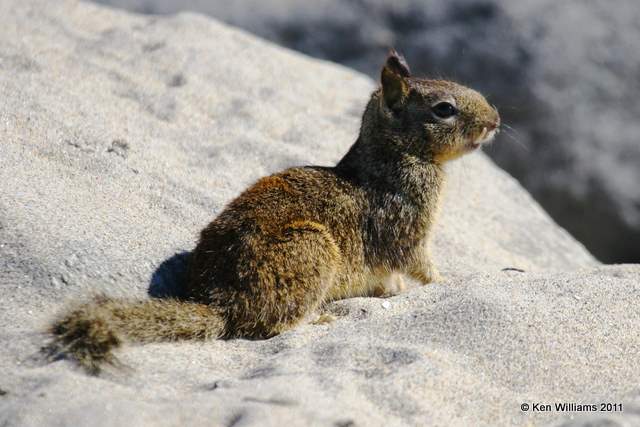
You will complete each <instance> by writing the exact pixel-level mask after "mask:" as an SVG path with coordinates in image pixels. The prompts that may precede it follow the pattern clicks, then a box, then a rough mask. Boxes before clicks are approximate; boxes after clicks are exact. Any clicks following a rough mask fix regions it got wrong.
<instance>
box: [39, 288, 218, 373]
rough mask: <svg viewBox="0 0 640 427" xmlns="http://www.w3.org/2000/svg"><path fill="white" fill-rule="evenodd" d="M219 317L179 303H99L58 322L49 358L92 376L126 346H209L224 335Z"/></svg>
mask: <svg viewBox="0 0 640 427" xmlns="http://www.w3.org/2000/svg"><path fill="white" fill-rule="evenodd" d="M224 329H225V323H224V320H223V318H222V316H221V315H220V313H219V312H217V311H216V310H214V309H212V308H211V307H209V306H208V305H206V304H198V303H194V302H187V301H180V300H176V299H151V300H140V301H131V300H123V299H115V298H107V297H97V298H95V299H94V300H93V301H91V302H89V303H85V304H82V305H80V306H78V307H76V308H74V309H72V310H71V311H68V312H67V313H66V314H64V315H63V316H61V317H60V318H59V319H58V320H57V321H55V322H54V323H53V324H52V325H51V327H50V329H49V331H50V333H51V334H52V335H53V337H54V338H53V341H52V342H51V344H50V345H49V346H47V347H46V348H45V350H46V352H47V353H48V355H49V357H51V358H57V357H60V356H68V357H71V358H72V359H75V360H76V361H77V362H78V363H79V364H80V365H82V366H83V367H84V368H85V369H87V371H88V372H90V373H92V374H98V373H99V372H100V368H101V366H102V365H103V364H105V363H107V364H114V363H115V362H116V359H115V357H114V356H113V353H112V351H113V349H115V348H117V347H119V346H120V345H121V344H122V342H139V343H143V342H158V341H177V340H206V339H213V338H219V337H220V336H222V335H223V333H224Z"/></svg>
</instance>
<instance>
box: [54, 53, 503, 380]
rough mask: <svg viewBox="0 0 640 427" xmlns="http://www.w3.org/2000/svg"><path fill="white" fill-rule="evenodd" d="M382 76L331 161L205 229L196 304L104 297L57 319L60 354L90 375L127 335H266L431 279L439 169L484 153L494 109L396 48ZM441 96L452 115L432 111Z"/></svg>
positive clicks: (259, 188) (268, 183) (251, 198)
mask: <svg viewBox="0 0 640 427" xmlns="http://www.w3.org/2000/svg"><path fill="white" fill-rule="evenodd" d="M381 80H382V87H381V88H379V89H378V90H376V91H375V92H374V93H373V94H372V96H371V100H370V101H369V103H368V105H367V107H366V110H365V112H364V116H363V121H362V127H361V130H360V136H359V138H358V140H357V141H356V143H355V144H354V145H353V146H352V147H351V149H350V150H349V152H348V153H347V154H346V155H345V156H344V158H343V159H342V160H341V161H340V162H339V163H338V164H337V165H336V166H335V167H332V168H328V167H316V166H310V167H300V168H292V169H288V170H285V171H283V172H280V173H278V174H275V175H272V176H268V177H266V178H262V179H260V180H259V181H258V182H257V183H255V184H254V185H253V186H252V187H250V188H249V189H247V190H245V191H244V192H243V193H242V194H241V195H240V196H239V197H237V198H236V199H235V200H233V201H232V202H231V203H230V204H229V205H228V206H227V207H226V209H225V210H224V211H223V212H222V213H221V214H220V215H219V216H218V217H217V218H216V219H215V220H214V221H213V222H212V223H211V224H209V226H207V227H206V228H205V229H204V230H203V231H202V233H201V236H200V241H199V243H198V245H197V247H196V249H195V250H194V252H193V254H192V256H191V259H190V265H189V271H188V280H187V283H186V285H185V286H186V289H185V295H187V299H188V301H177V300H150V301H138V302H130V301H124V300H115V299H109V298H99V299H98V300H96V301H94V302H89V303H87V304H84V305H82V306H80V307H78V308H75V309H73V310H72V311H70V312H68V313H67V314H65V315H64V316H63V317H61V318H60V319H59V320H58V321H56V322H55V323H54V324H53V326H52V327H51V332H52V334H53V335H54V342H53V346H52V348H54V349H55V350H56V351H57V352H62V353H64V354H67V355H70V356H72V357H73V358H75V359H76V360H77V361H78V362H80V363H81V364H82V365H83V366H85V367H86V368H88V370H89V371H90V372H94V373H95V372H98V371H99V369H100V366H101V364H102V363H105V362H111V361H113V356H112V353H111V350H112V349H113V348H115V347H117V346H118V345H120V343H121V342H122V341H123V340H126V341H132V342H149V341H169V340H180V339H209V338H218V337H225V338H231V337H251V338H267V337H271V336H273V335H276V334H278V333H280V332H282V331H284V330H287V329H289V328H292V327H294V326H295V325H296V324H298V323H299V322H301V321H302V320H303V319H305V317H307V316H308V315H310V314H311V313H313V312H314V311H316V309H317V308H318V307H319V306H320V305H321V304H322V303H324V302H326V301H330V300H335V299H340V298H348V297H352V296H365V295H374V294H375V295H378V294H380V293H384V291H385V289H388V286H389V283H395V284H396V285H398V284H399V283H400V282H399V280H400V279H398V278H399V274H406V275H408V276H410V277H412V278H413V279H416V280H417V281H419V282H421V283H429V282H431V281H433V280H435V279H437V278H438V272H437V270H436V269H435V267H434V266H433V264H432V263H431V261H430V257H429V250H428V248H427V242H428V237H429V230H430V229H431V227H432V225H433V222H434V220H435V217H436V213H437V210H438V204H439V195H440V192H441V189H442V186H443V184H444V173H443V163H444V162H445V161H448V160H451V159H454V158H456V157H459V156H461V155H463V154H464V153H466V152H469V151H471V150H472V149H473V148H477V145H478V144H475V145H474V143H476V142H478V141H477V140H478V138H480V137H482V136H483V135H485V134H486V133H487V131H491V130H493V129H497V128H498V126H499V116H498V114H497V112H496V111H495V109H494V108H492V107H491V106H490V105H489V104H488V103H487V102H486V101H485V99H484V98H483V97H482V96H481V95H480V94H479V93H477V92H475V91H473V90H471V89H468V88H465V87H463V86H460V85H457V84H455V83H452V82H447V81H438V80H425V79H418V78H414V77H411V76H410V72H409V68H408V66H407V65H406V62H405V61H404V59H403V58H402V57H400V56H399V55H397V54H396V53H395V52H392V53H391V55H390V57H389V58H388V59H387V63H386V64H385V67H383V70H382V73H381ZM442 101H447V102H450V103H451V104H455V105H456V106H457V110H458V112H457V114H456V116H455V117H454V118H453V119H446V120H445V119H442V118H438V117H437V115H436V113H435V110H434V105H435V104H436V103H439V102H442Z"/></svg>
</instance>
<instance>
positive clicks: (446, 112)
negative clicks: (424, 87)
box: [431, 102, 458, 119]
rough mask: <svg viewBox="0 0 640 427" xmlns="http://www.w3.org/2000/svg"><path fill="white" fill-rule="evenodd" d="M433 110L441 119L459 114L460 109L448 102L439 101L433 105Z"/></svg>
mask: <svg viewBox="0 0 640 427" xmlns="http://www.w3.org/2000/svg"><path fill="white" fill-rule="evenodd" d="M431 110H432V111H433V114H435V115H436V117H439V118H441V119H448V118H449V117H453V116H455V115H456V114H458V109H457V108H456V107H454V106H453V105H451V104H450V103H448V102H438V103H437V104H436V105H434V106H433V107H431Z"/></svg>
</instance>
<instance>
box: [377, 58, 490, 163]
mask: <svg viewBox="0 0 640 427" xmlns="http://www.w3.org/2000/svg"><path fill="white" fill-rule="evenodd" d="M381 83H382V84H381V88H380V89H379V90H377V91H376V92H375V93H374V95H373V99H372V101H373V102H375V103H376V104H377V106H378V108H375V109H374V110H377V112H376V113H377V115H378V118H377V119H376V120H375V121H376V122H377V123H378V124H379V125H380V126H381V127H378V128H377V131H378V132H384V134H385V137H387V139H390V140H392V141H394V142H395V143H396V144H400V145H401V147H398V148H400V149H401V150H407V151H410V152H411V154H415V155H417V156H419V157H428V158H430V159H433V160H434V161H436V162H438V163H441V162H444V161H447V160H451V159H454V158H456V157H459V156H461V155H463V154H465V153H467V152H470V151H473V150H475V149H477V148H479V147H480V146H482V144H484V143H487V142H489V141H491V140H492V139H493V137H494V136H495V134H496V133H497V132H498V131H499V126H500V116H499V115H498V111H497V110H496V109H495V108H494V107H492V106H491V105H489V103H488V102H487V100H486V99H485V98H484V97H483V96H482V95H480V94H479V93H478V92H476V91H475V90H473V89H469V88H467V87H464V86H461V85H459V84H456V83H453V82H450V81H446V80H428V79H421V78H416V77H413V76H411V72H410V71H409V66H408V65H407V63H406V61H405V59H404V58H403V57H402V56H401V55H400V54H398V53H397V52H396V51H395V50H392V51H391V53H390V54H389V56H388V58H387V61H386V63H385V64H384V67H383V68H382V73H381Z"/></svg>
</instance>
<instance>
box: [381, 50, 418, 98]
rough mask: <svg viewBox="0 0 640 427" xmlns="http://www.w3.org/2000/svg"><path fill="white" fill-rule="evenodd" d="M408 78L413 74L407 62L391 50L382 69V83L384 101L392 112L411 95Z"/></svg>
mask: <svg viewBox="0 0 640 427" xmlns="http://www.w3.org/2000/svg"><path fill="white" fill-rule="evenodd" d="M408 77H411V72H410V71H409V66H408V65H407V61H406V60H405V59H404V57H403V56H402V55H400V54H399V53H398V52H396V51H395V49H391V51H390V52H389V56H388V57H387V61H386V62H385V64H384V67H382V73H381V76H380V81H381V83H382V94H383V95H384V101H385V103H386V104H387V106H388V107H389V108H391V109H392V110H394V109H396V108H398V106H400V104H402V102H403V101H404V99H405V97H406V96H407V95H408V94H409V83H408V82H407V78H408Z"/></svg>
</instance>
